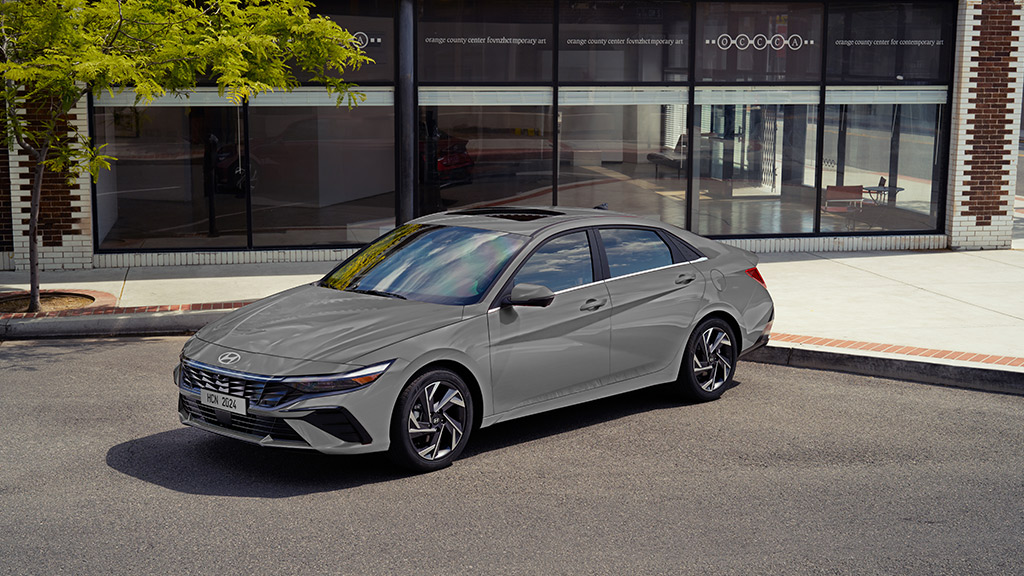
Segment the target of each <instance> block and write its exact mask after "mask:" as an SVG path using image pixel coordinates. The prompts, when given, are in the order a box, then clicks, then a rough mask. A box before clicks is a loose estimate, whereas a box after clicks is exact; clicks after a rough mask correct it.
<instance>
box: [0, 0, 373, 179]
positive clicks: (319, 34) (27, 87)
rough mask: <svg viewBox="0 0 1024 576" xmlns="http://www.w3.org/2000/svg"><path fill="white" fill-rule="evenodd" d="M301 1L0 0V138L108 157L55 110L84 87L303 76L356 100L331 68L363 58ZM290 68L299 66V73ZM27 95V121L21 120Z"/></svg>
mask: <svg viewBox="0 0 1024 576" xmlns="http://www.w3.org/2000/svg"><path fill="white" fill-rule="evenodd" d="M310 6H311V4H310V3H309V2H307V1H305V0H202V1H199V0H0V70H2V71H3V76H4V81H5V82H4V86H3V97H4V104H5V106H4V107H3V110H2V111H0V120H2V121H3V132H4V141H5V144H7V145H8V146H11V145H17V146H19V147H21V148H22V149H23V150H25V151H26V152H28V153H29V155H30V156H31V157H33V158H35V159H36V160H37V161H41V162H45V163H46V166H47V168H50V169H55V170H67V171H69V172H70V173H80V172H81V171H87V172H89V173H91V174H92V175H93V176H95V175H96V174H97V172H98V171H99V170H100V169H102V168H104V167H107V166H109V161H110V160H111V158H110V157H107V156H103V155H102V154H100V152H99V151H98V150H95V149H93V148H91V147H90V146H89V145H88V141H87V139H86V138H85V137H84V135H82V134H78V133H76V132H74V131H73V130H72V133H71V134H70V135H67V134H66V130H62V129H61V128H62V126H63V125H61V124H60V123H59V119H60V118H61V117H62V116H64V115H65V114H67V112H68V111H69V110H71V108H72V107H74V105H75V104H76V103H77V102H78V101H79V100H80V99H81V97H82V96H83V95H84V94H86V93H88V92H89V91H92V92H93V93H96V94H98V93H100V92H103V91H109V92H111V93H117V92H120V91H122V90H126V89H127V90H132V91H134V92H135V94H136V101H137V102H148V101H150V100H152V99H153V98H155V97H157V96H161V95H164V94H167V93H188V92H189V91H191V90H193V89H194V88H195V87H196V85H197V84H198V83H199V82H214V83H216V85H217V87H218V90H219V93H220V94H221V95H222V96H224V97H226V98H227V99H228V100H230V101H231V102H233V103H234V104H241V103H242V102H243V101H245V100H246V99H248V98H252V97H253V96H254V95H256V94H260V93H263V92H268V91H271V90H278V89H283V90H290V89H291V88H293V87H295V86H298V85H299V84H300V82H299V80H298V77H297V73H300V74H302V75H303V78H304V79H305V80H306V81H310V82H313V83H316V84H321V85H323V86H325V87H326V88H327V90H328V91H329V92H330V93H332V94H335V95H337V98H338V103H339V104H341V103H343V102H347V104H348V105H349V106H353V105H355V104H357V103H358V102H359V101H360V99H361V98H362V97H363V96H362V95H360V94H358V93H355V92H353V91H352V87H353V86H352V85H351V84H348V83H346V82H345V81H344V80H343V79H342V74H343V73H344V72H345V71H346V70H352V69H358V68H359V67H360V66H362V65H363V64H365V63H368V62H371V60H370V59H369V58H367V57H366V55H365V54H364V53H363V52H362V51H361V50H359V49H358V48H357V47H356V46H355V44H354V38H353V36H352V35H351V34H350V33H348V32H347V31H345V30H343V29H342V28H341V27H339V26H338V25H337V24H336V23H334V22H331V21H330V20H328V19H325V18H321V17H313V16H311V15H310V11H309V10H310ZM300 71H301V72H300ZM28 102H31V103H33V105H34V106H37V107H38V109H37V112H38V113H41V114H38V115H37V116H36V118H38V120H36V121H33V122H29V121H28V118H27V117H26V114H25V108H26V105H27V103H28Z"/></svg>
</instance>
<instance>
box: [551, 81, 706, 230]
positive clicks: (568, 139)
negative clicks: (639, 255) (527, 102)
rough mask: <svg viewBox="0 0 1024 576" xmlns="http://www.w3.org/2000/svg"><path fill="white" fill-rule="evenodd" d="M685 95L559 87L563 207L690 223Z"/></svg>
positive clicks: (559, 191)
mask: <svg viewBox="0 0 1024 576" xmlns="http://www.w3.org/2000/svg"><path fill="white" fill-rule="evenodd" d="M686 98H687V95H686V92H684V91H682V90H661V89H651V90H646V91H638V90H615V89H594V88H591V89H586V88H580V89H568V88H567V89H563V90H561V91H559V102H560V107H559V111H560V116H561V120H562V122H561V131H560V135H561V136H560V139H559V148H560V160H561V161H560V164H559V171H558V204H559V205H561V206H578V207H583V208H592V207H594V206H597V205H600V204H607V205H608V207H609V208H611V209H612V210H616V211H621V212H628V213H631V214H637V215H641V216H648V217H652V218H657V219H661V220H663V221H665V222H670V223H672V224H675V225H677V226H685V225H686V182H687V168H686V166H687V164H686V162H687V161H686V144H687V139H686V126H687V122H686V117H687V114H686V110H687V106H686ZM581 101H582V102H586V104H579V102H581ZM626 102H635V103H631V104H626Z"/></svg>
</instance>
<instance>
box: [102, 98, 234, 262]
mask: <svg viewBox="0 0 1024 576" xmlns="http://www.w3.org/2000/svg"><path fill="white" fill-rule="evenodd" d="M195 98H196V99H200V98H202V95H196V96H195ZM241 116H242V108H240V107H225V106H167V107H148V108H135V107H130V106H96V108H95V113H94V120H95V127H96V145H97V146H105V147H104V148H103V153H104V154H108V155H110V156H113V157H114V158H116V160H114V161H113V162H111V167H110V170H102V171H100V174H99V178H98V180H97V183H96V203H95V205H94V207H93V210H94V215H95V218H96V227H97V231H98V237H97V245H98V247H99V249H101V250H139V249H189V248H191V249H197V248H231V247H244V246H245V245H246V243H247V234H246V219H245V210H246V208H245V186H244V184H245V178H244V173H243V172H242V170H241V166H242V164H241V162H240V159H241V157H242V154H243V153H244V149H243V148H242V147H240V146H239V144H238V143H239V142H240V141H241V140H242V138H241V133H240V130H241V126H242V117H241Z"/></svg>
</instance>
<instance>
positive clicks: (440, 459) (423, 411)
mask: <svg viewBox="0 0 1024 576" xmlns="http://www.w3.org/2000/svg"><path fill="white" fill-rule="evenodd" d="M473 416H474V414H473V397H472V395H470V393H469V387H468V386H466V383H465V382H463V381H462V378H460V377H459V375H458V374H455V373H454V372H451V371H450V370H443V369H442V370H431V371H430V372H426V373H424V374H421V375H419V376H417V377H416V378H414V379H413V380H412V382H409V384H407V385H406V387H405V388H404V389H403V390H402V393H401V394H399V395H398V401H397V402H396V403H395V410H394V413H393V414H392V416H391V448H390V450H389V452H388V455H389V456H390V457H391V460H392V461H393V462H394V463H395V464H397V465H399V466H401V467H403V468H407V469H409V470H412V471H415V472H431V471H434V470H440V469H441V468H445V467H447V466H449V465H451V463H452V461H453V460H455V459H456V458H458V457H459V454H461V453H462V450H463V449H464V448H465V447H466V443H467V442H468V441H469V434H470V432H472V428H473Z"/></svg>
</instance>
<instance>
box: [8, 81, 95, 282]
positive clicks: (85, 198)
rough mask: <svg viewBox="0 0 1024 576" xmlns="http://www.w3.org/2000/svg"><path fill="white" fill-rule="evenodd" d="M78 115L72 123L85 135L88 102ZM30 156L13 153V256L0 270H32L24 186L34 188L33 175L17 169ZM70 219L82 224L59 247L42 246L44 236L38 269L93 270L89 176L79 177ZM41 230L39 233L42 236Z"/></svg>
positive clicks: (81, 102) (76, 111) (80, 106)
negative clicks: (32, 186) (30, 268)
mask: <svg viewBox="0 0 1024 576" xmlns="http://www.w3.org/2000/svg"><path fill="white" fill-rule="evenodd" d="M71 113H72V114H74V115H76V119H75V120H74V121H73V122H72V124H74V125H75V127H77V129H78V130H79V131H80V132H82V133H83V134H88V132H89V130H88V113H89V110H88V99H87V98H82V99H81V100H79V102H78V104H77V105H76V106H75V107H74V108H73V109H72V110H71ZM27 161H28V156H26V155H25V154H24V153H22V152H21V150H19V149H17V148H15V149H13V150H12V151H11V153H10V164H11V191H12V198H11V213H12V215H13V219H14V226H13V229H14V253H13V254H11V255H10V257H9V258H8V266H6V267H5V266H3V264H4V262H2V261H0V268H2V269H13V270H28V268H29V255H28V252H29V238H28V236H27V235H26V234H25V233H24V232H26V231H28V210H29V208H30V206H31V199H30V196H31V193H30V192H28V191H22V190H21V188H22V186H23V185H24V186H26V187H27V186H31V184H32V175H31V174H30V173H29V169H28V168H23V167H21V166H18V164H19V163H21V162H27ZM71 207H72V212H71V214H70V215H69V216H70V217H71V218H78V219H79V222H78V223H77V224H75V225H74V229H73V230H74V232H76V233H74V234H64V235H62V236H61V240H62V241H61V245H60V246H43V243H42V236H41V235H40V239H39V240H38V242H39V268H40V270H76V269H83V268H92V256H93V246H92V187H91V182H90V180H89V176H88V175H85V176H82V177H80V178H78V179H77V180H76V181H75V183H74V185H73V186H72V187H71ZM41 232H42V230H40V233H41Z"/></svg>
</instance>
